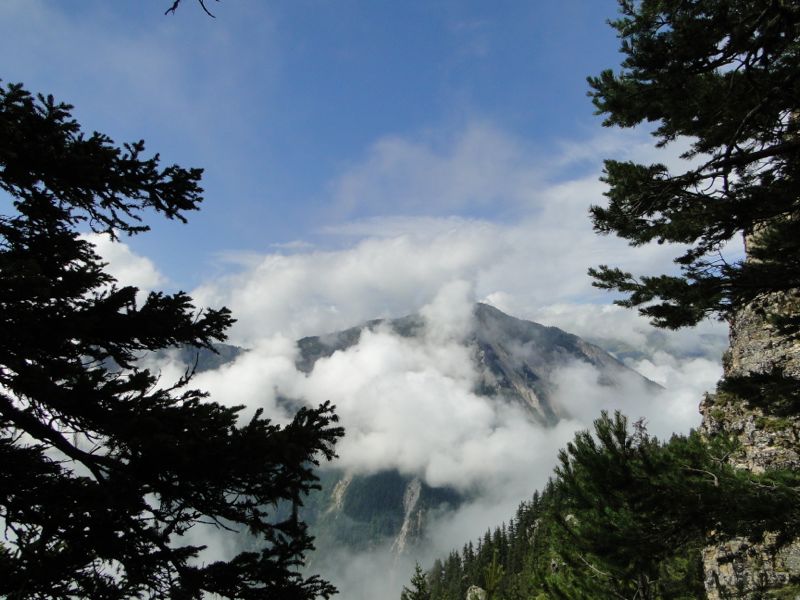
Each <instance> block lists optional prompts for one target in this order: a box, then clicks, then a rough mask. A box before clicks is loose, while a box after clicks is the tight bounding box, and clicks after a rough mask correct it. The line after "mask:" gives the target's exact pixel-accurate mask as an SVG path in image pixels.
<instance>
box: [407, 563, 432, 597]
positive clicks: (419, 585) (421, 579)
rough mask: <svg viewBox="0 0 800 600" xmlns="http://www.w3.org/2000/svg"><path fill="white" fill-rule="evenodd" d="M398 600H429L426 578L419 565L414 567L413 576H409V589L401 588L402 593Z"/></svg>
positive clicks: (429, 593) (429, 594)
mask: <svg viewBox="0 0 800 600" xmlns="http://www.w3.org/2000/svg"><path fill="white" fill-rule="evenodd" d="M400 600H431V592H430V589H429V588H428V577H427V576H426V575H425V573H424V572H423V571H422V567H420V566H419V563H416V565H414V575H412V576H411V589H409V588H407V587H403V591H402V592H401V593H400Z"/></svg>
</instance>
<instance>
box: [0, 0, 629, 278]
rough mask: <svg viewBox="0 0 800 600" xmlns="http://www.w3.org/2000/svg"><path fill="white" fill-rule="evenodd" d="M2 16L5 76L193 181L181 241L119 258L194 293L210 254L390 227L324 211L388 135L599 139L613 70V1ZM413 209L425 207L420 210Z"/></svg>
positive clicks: (504, 213) (541, 146)
mask: <svg viewBox="0 0 800 600" xmlns="http://www.w3.org/2000/svg"><path fill="white" fill-rule="evenodd" d="M168 5H169V2H168V1H167V0H148V1H146V2H122V1H117V2H108V1H105V0H102V1H101V0H97V1H89V0H82V1H81V2H42V1H39V0H11V1H10V2H5V3H4V5H3V7H2V8H0V16H1V17H2V18H1V20H0V23H1V24H0V28H2V29H0V33H1V35H0V45H2V52H1V53H0V56H1V57H2V58H0V60H2V62H3V65H2V77H3V79H4V80H5V81H7V82H8V81H21V82H23V83H24V84H25V85H26V86H27V87H28V88H29V89H30V90H32V91H42V92H46V93H53V94H54V95H56V97H57V98H60V99H63V100H65V101H69V102H71V103H73V104H74V105H75V106H76V108H75V114H76V115H77V117H78V118H79V120H80V122H81V123H82V124H83V125H84V127H85V128H87V129H90V130H91V129H97V130H100V131H103V132H105V133H108V134H109V135H111V137H112V138H114V139H115V140H116V141H118V142H122V141H125V140H131V139H139V138H143V139H145V141H146V142H147V144H148V147H149V148H150V149H151V150H153V151H159V152H161V153H162V156H163V157H164V159H165V160H167V161H174V162H177V163H179V164H182V165H192V166H202V167H204V168H205V169H206V175H205V178H204V181H205V189H206V202H205V203H204V205H203V209H202V212H201V213H199V214H195V215H192V217H191V222H190V225H189V226H186V227H178V226H174V225H171V224H170V225H167V226H164V225H163V224H161V223H159V222H158V220H157V219H152V220H151V224H152V225H153V226H154V230H155V233H154V234H152V235H147V236H141V237H140V238H138V239H136V240H133V241H132V246H133V247H134V248H135V249H136V250H137V251H140V252H142V253H144V254H146V255H148V256H150V257H151V258H152V259H153V260H155V262H156V263H157V264H158V266H159V268H160V269H161V270H162V271H163V272H165V273H166V274H167V275H168V276H169V278H170V280H172V281H173V282H175V283H176V285H180V286H183V287H192V286H193V285H196V284H197V283H198V282H199V281H200V280H201V279H202V277H203V276H204V274H206V273H207V272H208V269H209V265H210V264H211V263H212V262H213V261H214V259H215V256H216V255H217V254H218V253H220V252H231V251H251V252H265V251H270V250H271V249H274V246H271V244H281V243H287V242H291V241H294V240H299V239H302V240H309V241H312V242H314V243H316V244H323V245H326V244H328V245H329V244H335V243H337V241H336V240H331V239H325V238H324V237H320V235H321V231H322V230H323V229H324V228H325V227H326V226H329V225H331V224H336V223H341V222H345V221H351V220H353V219H357V218H359V217H361V216H365V215H370V216H375V215H380V214H387V213H386V210H385V208H384V207H381V206H380V203H371V199H369V198H366V199H363V200H362V202H360V203H359V204H358V206H355V207H349V208H347V207H342V206H341V203H337V202H336V200H335V197H334V196H335V192H334V190H335V187H336V181H337V179H338V178H339V177H341V176H342V174H343V173H345V172H347V171H348V169H349V168H351V167H352V166H353V165H357V164H359V163H360V162H361V161H363V160H364V159H365V157H366V156H367V155H368V154H369V150H370V148H371V147H372V145H373V144H375V143H376V142H378V141H379V140H381V139H383V138H386V137H387V136H407V137H409V138H411V139H418V138H421V137H423V138H424V137H426V136H427V138H428V139H440V140H441V142H440V143H442V144H446V143H447V140H449V139H452V138H453V137H458V135H459V132H460V131H462V130H464V129H466V128H468V126H469V124H470V123H474V122H481V123H484V124H490V125H491V126H492V127H494V128H496V129H497V130H499V131H503V132H511V133H512V134H513V135H514V136H515V138H516V139H518V140H519V141H520V142H521V143H523V144H530V145H531V146H532V147H534V148H535V149H536V151H537V152H539V153H542V154H547V152H548V148H549V147H550V146H551V145H553V144H555V143H557V142H558V141H559V140H565V139H567V140H569V139H580V138H586V137H588V136H590V135H592V132H593V131H595V130H596V129H598V128H599V127H600V123H599V119H598V118H596V117H593V115H592V110H593V108H592V106H591V103H590V101H589V99H588V98H587V97H586V90H587V86H586V83H585V78H586V76H587V75H589V74H594V73H597V72H599V70H601V69H602V68H605V67H611V66H614V64H615V63H617V62H618V58H617V52H616V50H617V40H616V39H615V37H614V32H613V31H612V30H611V28H610V27H608V26H607V25H606V24H605V20H606V19H608V18H609V17H612V16H613V15H614V14H615V10H616V3H615V2H614V1H613V0H538V1H536V2H530V1H524V2H491V3H490V2H474V1H473V2H454V1H453V2H451V1H442V2H368V1H362V2H355V1H342V2H330V1H305V0H302V1H296V2H295V1H293V2H288V1H284V2H267V1H262V0H250V1H242V2H234V1H232V0H226V1H223V2H220V3H215V2H210V5H211V6H212V9H213V10H214V12H215V13H216V15H217V18H216V19H210V18H208V17H206V16H205V14H203V13H202V11H201V10H200V8H199V6H197V5H196V4H195V3H194V2H193V1H192V0H184V3H183V5H182V6H181V7H180V9H179V10H178V12H177V13H176V14H175V15H169V16H164V14H163V12H164V9H165V8H166V6H168ZM423 205H424V206H423ZM395 209H396V210H395V211H393V212H396V213H399V214H434V215H442V214H445V212H446V213H447V214H458V215H460V216H465V217H473V216H479V217H482V218H489V219H496V218H508V217H509V212H513V211H509V207H508V206H504V205H503V199H502V198H496V199H495V201H493V202H492V203H491V205H483V206H480V207H478V206H459V207H452V206H451V207H449V208H448V210H447V211H444V210H442V209H441V208H438V207H436V206H435V203H431V202H422V203H420V204H417V205H415V206H412V207H404V206H396V207H395Z"/></svg>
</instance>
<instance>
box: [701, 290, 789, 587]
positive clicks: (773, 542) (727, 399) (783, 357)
mask: <svg viewBox="0 0 800 600" xmlns="http://www.w3.org/2000/svg"><path fill="white" fill-rule="evenodd" d="M798 298H799V296H798V294H797V293H794V294H777V293H772V294H765V295H763V296H761V297H759V298H757V299H755V300H754V301H753V302H751V303H750V304H748V305H746V306H744V307H742V308H741V309H740V310H738V311H737V313H736V314H735V316H734V318H733V319H732V321H731V323H730V326H731V329H730V349H729V350H728V352H727V353H726V356H725V358H724V367H725V378H726V379H728V380H735V379H741V378H753V377H765V376H770V375H773V374H779V375H780V376H782V377H786V378H794V379H800V343H798V341H797V340H795V339H792V338H790V337H787V336H784V335H781V333H780V331H779V329H778V327H777V326H776V325H775V323H774V319H773V318H772V317H774V316H775V315H779V314H781V313H783V314H796V312H797V306H798ZM700 410H701V413H702V415H703V424H702V428H703V431H704V433H705V434H706V435H707V436H714V435H719V434H726V435H729V436H731V437H733V438H735V439H736V440H737V441H738V442H739V449H738V451H737V453H735V454H734V455H732V456H730V457H729V459H728V460H729V461H730V463H731V464H732V465H734V466H735V467H736V468H740V469H748V470H750V471H752V472H754V473H763V472H764V471H766V470H768V469H775V468H777V469H800V418H799V417H798V416H797V414H796V413H792V412H785V413H782V412H775V411H774V410H772V408H771V407H770V405H769V403H761V404H759V403H756V402H752V401H748V399H746V398H743V397H741V396H738V395H736V394H735V393H729V392H725V391H723V392H718V393H717V394H709V395H707V396H706V398H705V400H704V401H703V403H702V404H701V407H700ZM708 541H709V545H708V546H707V547H706V548H705V549H704V551H703V568H704V574H705V587H706V593H707V595H708V598H709V599H710V600H721V599H724V598H749V599H755V598H792V599H798V600H800V540H794V541H789V542H781V543H779V540H778V536H777V535H776V534H775V533H767V534H765V535H764V536H763V537H762V538H761V539H760V540H755V541H751V540H748V539H746V538H728V539H724V538H722V537H721V536H720V535H719V534H718V533H717V532H710V534H709V538H708Z"/></svg>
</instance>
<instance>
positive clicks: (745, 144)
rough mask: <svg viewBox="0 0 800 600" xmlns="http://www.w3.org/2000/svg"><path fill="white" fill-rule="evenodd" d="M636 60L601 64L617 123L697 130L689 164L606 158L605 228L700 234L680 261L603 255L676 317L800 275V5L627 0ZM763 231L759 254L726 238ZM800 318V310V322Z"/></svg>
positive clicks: (638, 238)
mask: <svg viewBox="0 0 800 600" xmlns="http://www.w3.org/2000/svg"><path fill="white" fill-rule="evenodd" d="M619 4H620V10H621V17H620V18H619V19H617V20H615V21H613V22H612V23H611V24H612V26H613V27H614V28H615V29H616V30H617V31H618V35H619V38H620V39H621V41H622V47H621V50H622V52H623V54H624V55H625V59H624V61H623V62H622V68H621V70H620V71H619V72H617V73H614V72H612V71H611V70H607V71H604V72H603V73H601V74H600V76H598V77H590V78H589V83H590V85H591V88H592V92H591V96H592V98H593V101H594V104H595V106H596V107H597V110H598V113H599V114H603V115H605V117H606V118H605V122H604V124H605V125H606V126H619V127H633V126H636V125H639V124H641V123H643V122H648V123H654V124H655V126H656V127H655V131H654V136H655V137H656V140H657V145H658V146H665V145H667V144H669V143H670V142H673V141H675V140H676V139H678V138H686V139H688V140H689V141H690V143H691V148H690V150H689V151H688V152H687V153H686V154H684V155H683V158H684V159H686V161H687V162H686V163H685V164H686V167H685V170H683V171H682V172H671V171H670V170H669V169H668V168H667V167H666V166H665V165H663V164H650V165H644V164H637V163H634V162H618V161H614V160H609V161H606V163H605V176H604V181H606V182H607V183H608V185H609V191H608V192H607V194H606V195H607V197H608V199H609V202H608V205H607V206H605V207H600V206H595V207H593V208H592V211H591V212H592V217H593V220H594V226H595V229H596V230H597V231H598V232H601V233H614V234H616V235H618V236H621V237H623V238H625V239H627V240H629V241H630V243H631V244H632V245H641V244H644V243H647V242H651V241H657V242H658V243H663V242H676V243H681V244H687V245H688V249H687V250H686V251H685V252H684V253H683V254H682V255H680V256H679V257H677V258H676V263H677V264H678V265H679V266H680V274H679V275H657V276H645V277H641V278H636V277H634V276H633V275H632V274H631V273H627V272H624V271H622V270H620V269H618V268H611V267H608V266H606V265H601V266H600V267H599V268H597V269H591V270H590V273H591V274H592V275H593V276H594V277H595V279H596V281H595V285H597V286H599V287H602V288H607V289H615V290H619V291H621V292H624V293H625V294H626V297H625V298H624V299H623V300H621V301H619V303H620V304H622V305H624V306H637V307H639V310H640V312H641V313H642V314H644V315H646V316H649V317H651V319H652V321H653V323H654V324H656V325H658V326H662V327H671V328H674V327H681V326H685V325H693V324H695V323H697V322H698V321H700V320H701V319H703V318H705V317H707V316H709V315H717V316H721V317H725V316H727V315H728V314H729V313H730V311H731V310H733V309H734V308H735V307H737V306H739V305H741V303H742V302H744V301H747V300H749V299H751V298H753V297H754V296H756V295H757V294H759V293H761V292H765V291H783V290H789V289H794V288H798V287H800V137H798V135H797V129H798V126H800V122H798V109H800V5H799V4H798V3H797V2H795V1H794V0H702V1H696V0H692V1H686V0H619ZM753 232H758V233H759V235H758V241H757V243H754V244H751V245H750V247H748V249H747V250H748V254H749V255H750V256H751V257H753V258H755V259H757V260H751V261H747V262H744V261H738V262H733V263H728V262H726V261H725V260H724V259H723V257H722V256H721V255H720V254H719V251H720V249H721V248H722V246H723V245H724V244H725V243H726V242H728V241H729V240H731V239H732V238H733V237H735V236H737V235H740V234H751V233H753ZM795 325H796V324H795Z"/></svg>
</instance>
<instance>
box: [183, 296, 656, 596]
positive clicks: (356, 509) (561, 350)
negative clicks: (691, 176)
mask: <svg viewBox="0 0 800 600" xmlns="http://www.w3.org/2000/svg"><path fill="white" fill-rule="evenodd" d="M431 325H434V326H435V325H436V324H435V323H433V324H431V323H429V322H427V321H426V319H425V317H423V316H422V315H420V314H414V315H408V316H405V317H401V318H397V319H389V320H373V321H369V322H366V323H364V324H362V325H359V326H356V327H352V328H350V329H346V330H343V331H338V332H333V333H328V334H325V335H319V336H311V337H305V338H302V339H300V340H298V341H297V348H298V353H297V355H296V360H295V367H296V368H297V370H298V371H300V372H302V373H305V374H311V373H312V372H313V370H314V367H315V365H316V364H317V362H318V361H320V360H321V359H324V358H328V357H332V356H333V355H334V354H335V353H337V352H343V351H346V350H348V349H350V348H353V347H354V346H356V345H358V344H359V341H360V340H361V338H362V336H363V335H364V332H365V331H383V332H391V333H392V334H394V335H397V336H400V337H402V338H407V339H415V338H417V339H423V338H424V337H425V335H426V328H429V326H431ZM462 334H463V335H462V336H461V337H460V341H459V343H460V344H463V345H464V346H465V347H466V348H467V349H468V354H469V356H470V357H471V359H472V361H473V366H474V367H475V370H476V372H477V373H478V377H477V380H476V382H475V385H474V389H473V392H474V393H475V394H477V395H479V396H482V397H486V398H487V399H489V400H490V402H505V403H511V404H516V405H517V406H518V407H521V408H522V409H523V410H522V411H521V412H522V414H524V415H527V416H528V417H529V418H530V420H531V421H532V422H534V423H536V424H538V426H540V427H551V426H554V425H555V424H556V423H558V422H559V420H560V419H562V418H564V417H568V416H569V415H567V414H566V413H565V410H564V408H563V407H561V406H559V404H558V402H557V400H556V395H555V391H556V389H555V381H554V375H555V373H556V372H557V370H558V369H559V368H560V367H563V366H565V365H567V364H570V363H574V362H578V363H585V364H588V365H591V366H592V367H594V368H596V369H597V371H598V372H599V374H600V376H599V380H598V381H599V384H600V385H604V386H615V385H617V384H618V383H620V382H621V381H622V380H623V378H627V379H630V378H633V379H638V380H640V381H641V382H642V384H643V385H644V386H646V387H650V388H652V389H654V390H655V389H659V388H660V386H658V385H657V384H655V383H653V382H651V381H649V380H647V379H645V378H644V377H642V376H641V375H639V374H638V373H635V372H634V371H632V370H631V369H629V368H628V367H626V366H625V365H624V364H623V363H622V362H620V361H619V360H617V359H616V358H614V357H613V356H612V355H611V354H609V353H608V352H606V351H605V350H603V349H602V348H600V347H599V346H597V345H594V344H591V343H589V342H587V341H585V340H583V339H581V338H579V337H577V336H575V335H572V334H570V333H567V332H565V331H563V330H561V329H558V328H556V327H547V326H544V325H540V324H538V323H534V322H531V321H525V320H521V319H517V318H514V317H512V316H509V315H507V314H505V313H503V312H501V311H500V310H498V309H496V308H494V307H492V306H489V305H486V304H477V305H475V307H474V311H473V318H472V320H471V324H470V327H468V328H467V330H466V331H464V332H462ZM218 350H219V351H220V354H219V355H210V353H208V354H209V356H206V353H205V352H201V353H200V354H199V356H197V357H196V360H197V369H198V371H202V370H205V369H213V368H217V367H218V366H220V365H221V364H223V363H224V362H226V361H227V360H233V359H235V358H236V357H237V356H238V355H239V354H240V353H241V352H243V350H242V349H240V348H236V347H234V346H227V345H220V346H219V347H218ZM195 353H196V351H193V352H188V353H185V354H186V356H184V357H183V358H184V360H185V361H186V362H188V363H192V362H193V361H194V360H195V357H194V354H195ZM283 401H284V402H286V403H291V402H292V400H291V399H288V398H284V399H283ZM319 475H320V478H321V480H320V485H321V488H322V489H321V490H319V491H318V492H316V493H314V494H312V495H311V497H309V498H307V499H306V500H305V502H304V504H305V505H304V507H303V508H302V509H301V517H302V518H303V519H304V520H305V521H306V522H307V523H308V524H309V525H310V527H311V529H312V532H313V533H314V535H315V537H316V541H315V545H316V547H317V551H316V553H314V554H313V555H312V556H311V557H310V560H309V565H308V566H309V568H311V569H319V570H320V571H322V573H323V575H325V576H331V573H332V572H335V571H336V569H337V568H338V566H337V565H331V564H330V562H329V561H334V562H339V561H340V558H338V557H340V556H341V551H342V550H345V551H347V552H351V553H359V552H375V551H376V550H377V549H381V551H386V550H387V549H388V551H389V553H390V554H391V555H394V556H399V555H403V554H404V553H408V552H409V551H410V550H411V549H413V548H415V544H417V543H418V542H420V541H421V540H424V537H425V533H426V526H427V524H428V523H430V522H431V520H432V519H435V518H436V517H437V516H442V515H447V514H452V513H453V511H455V510H456V509H458V508H459V507H460V506H462V504H464V503H466V502H469V501H470V500H473V499H474V498H472V497H471V496H470V492H465V491H463V490H462V491H459V490H456V489H453V488H449V487H432V486H430V485H428V484H427V483H426V482H425V481H424V480H423V479H422V478H421V477H417V476H413V475H405V474H401V473H400V472H398V471H396V470H386V471H381V472H377V473H372V474H369V475H352V474H350V473H347V472H345V471H343V470H337V469H324V470H322V471H320V473H319ZM287 510H288V508H287ZM279 516H280V515H279ZM465 541H466V540H465ZM333 578H334V583H336V584H337V585H341V582H337V581H336V577H335V575H334V576H333Z"/></svg>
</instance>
